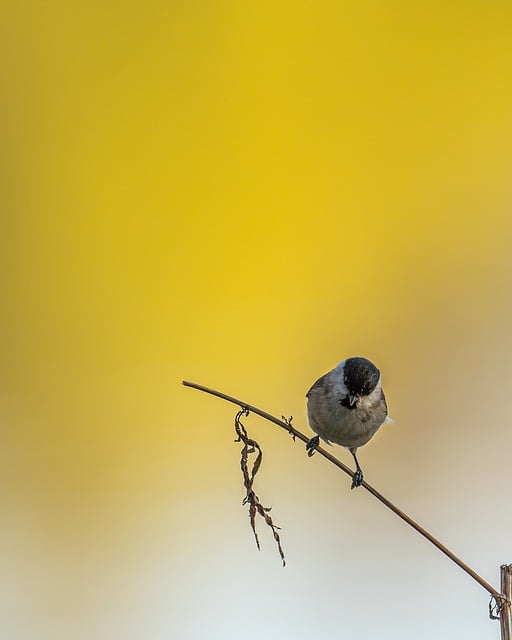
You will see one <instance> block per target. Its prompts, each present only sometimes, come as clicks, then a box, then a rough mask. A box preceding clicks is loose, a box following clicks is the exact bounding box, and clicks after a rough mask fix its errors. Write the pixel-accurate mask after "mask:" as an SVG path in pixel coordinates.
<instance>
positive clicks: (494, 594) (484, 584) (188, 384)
mask: <svg viewBox="0 0 512 640" xmlns="http://www.w3.org/2000/svg"><path fill="white" fill-rule="evenodd" d="M183 384H184V385H185V386H186V387H191V388H192V389H197V390H198V391H204V393H209V394H210V395H212V396H216V397H217V398H221V399H222V400H227V402H231V403H233V404H236V405H238V406H239V407H241V408H245V409H248V410H249V411H250V412H251V413H255V414H256V415H258V416H261V417H262V418H265V420H268V421H269V422H273V423H274V424H276V425H277V426H278V427H281V428H282V429H285V430H286V431H288V432H289V433H290V434H291V435H292V436H293V437H294V438H299V440H302V441H303V442H308V441H309V438H308V437H307V436H306V435H304V434H303V433H301V432H300V431H298V430H297V429H295V427H292V426H291V424H290V423H289V422H288V421H285V420H279V418H276V417H275V416H273V415H271V414H270V413H267V412H266V411H262V410H261V409H258V407H254V406H252V405H250V404H248V403H247V402H242V400H238V399H237V398H233V396H228V395H226V394H225V393H221V392H220V391H216V390H215V389H210V388H209V387H204V386H203V385H201V384H196V383H195V382H187V381H185V380H184V381H183ZM316 451H318V453H319V454H320V455H321V456H323V457H324V458H327V460H329V462H331V463H332V464H334V465H335V466H336V467H338V469H341V470H342V471H344V472H345V473H346V474H347V475H349V476H351V477H353V476H354V472H353V471H352V470H351V469H350V468H349V467H347V466H346V465H345V464H343V462H341V461H340V460H338V458H335V457H334V456H333V455H332V454H331V453H329V452H328V451H327V450H326V449H323V448H322V447H317V448H316ZM361 486H362V487H364V488H365V489H366V491H368V492H369V493H371V494H372V495H373V496H374V497H375V498H377V500H379V501H380V502H382V504H383V505H385V506H386V507H387V508H388V509H390V510H391V511H393V513H395V514H396V515H397V516H398V517H399V518H401V519H402V520H404V521H405V522H407V524H408V525H410V526H411V527H412V528H413V529H416V531H417V532H418V533H419V534H421V535H422V536H423V537H424V538H426V539H427V540H428V541H429V542H431V543H432V544H433V545H434V546H435V547H437V548H438V549H439V551H442V553H444V554H445V555H446V556H448V558H450V560H452V561H453V562H455V564H456V565H458V566H459V567H460V568H461V569H462V570H463V571H465V572H466V573H467V574H468V575H470V576H471V577H472V578H473V580H475V581H476V582H478V584H479V585H481V586H482V587H483V588H484V589H485V590H486V591H488V593H490V595H491V596H492V597H493V598H495V599H496V601H497V602H498V603H499V602H503V601H507V598H505V597H504V595H503V594H501V593H500V592H499V591H497V590H496V589H495V588H494V587H493V586H491V585H490V584H489V583H488V582H486V581H485V580H484V579H483V578H482V577H481V576H479V575H478V573H476V571H473V569H471V567H469V566H468V565H467V564H466V563H465V562H463V561H462V560H461V559H460V558H458V557H457V556H456V555H455V554H454V553H453V552H452V551H450V550H449V549H448V548H447V547H445V545H444V544H442V543H441V542H440V541H439V540H438V539H437V538H435V537H434V536H433V535H432V534H431V533H429V532H428V531H427V530H426V529H424V528H423V527H422V526H421V525H419V524H418V523H417V522H415V521H414V520H413V519H412V518H411V517H409V516H408V515H407V514H406V513H404V512H403V511H402V510H401V509H399V508H398V507H396V506H395V505H394V504H393V503H392V502H391V501H390V500H388V499H387V498H385V497H384V496H383V495H382V494H381V493H379V492H378V491H377V490H376V489H374V488H373V487H372V486H371V485H369V484H368V483H367V482H365V481H363V483H362V484H361Z"/></svg>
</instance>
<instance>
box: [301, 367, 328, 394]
mask: <svg viewBox="0 0 512 640" xmlns="http://www.w3.org/2000/svg"><path fill="white" fill-rule="evenodd" d="M326 378H327V373H326V374H325V375H323V376H322V377H321V378H318V380H317V381H316V382H315V383H313V384H312V385H311V387H310V388H309V391H308V392H307V393H306V398H309V394H310V393H311V392H312V391H325V389H326V387H327V386H328V384H327V381H326Z"/></svg>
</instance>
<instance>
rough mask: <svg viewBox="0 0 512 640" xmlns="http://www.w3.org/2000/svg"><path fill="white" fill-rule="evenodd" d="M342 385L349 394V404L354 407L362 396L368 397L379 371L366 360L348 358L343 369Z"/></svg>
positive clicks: (375, 384)
mask: <svg viewBox="0 0 512 640" xmlns="http://www.w3.org/2000/svg"><path fill="white" fill-rule="evenodd" d="M343 374H344V379H343V381H344V383H345V386H346V387H347V389H348V392H349V404H350V406H351V407H352V406H354V405H355V404H356V402H357V400H358V399H359V398H360V397H362V396H368V395H370V393H371V392H372V391H373V390H374V389H375V387H376V386H377V384H378V382H379V378H380V371H379V370H378V369H377V367H376V366H375V365H374V364H373V362H370V361H369V360H367V359H366V358H348V359H347V360H345V366H344V368H343Z"/></svg>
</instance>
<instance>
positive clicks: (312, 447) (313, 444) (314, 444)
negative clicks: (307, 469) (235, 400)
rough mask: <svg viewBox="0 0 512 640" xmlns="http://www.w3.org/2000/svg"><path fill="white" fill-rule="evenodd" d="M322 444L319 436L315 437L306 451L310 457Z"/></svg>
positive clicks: (307, 445) (308, 444) (309, 441)
mask: <svg viewBox="0 0 512 640" xmlns="http://www.w3.org/2000/svg"><path fill="white" fill-rule="evenodd" d="M319 442H320V438H319V437H318V436H313V437H312V438H311V439H310V440H308V441H307V443H306V451H307V452H308V456H309V457H310V458H311V456H312V455H313V454H314V453H315V449H316V448H317V447H318V443H319Z"/></svg>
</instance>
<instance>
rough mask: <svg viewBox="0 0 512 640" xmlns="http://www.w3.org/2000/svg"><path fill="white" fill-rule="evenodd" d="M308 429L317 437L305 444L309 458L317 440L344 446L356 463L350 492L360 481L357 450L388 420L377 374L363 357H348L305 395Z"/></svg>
mask: <svg viewBox="0 0 512 640" xmlns="http://www.w3.org/2000/svg"><path fill="white" fill-rule="evenodd" d="M306 397H307V399H308V400H307V407H308V419H309V424H310V426H311V429H313V431H314V432H315V433H316V434H318V435H316V436H314V437H313V438H311V440H309V442H308V443H307V445H306V450H307V452H308V455H310V456H312V455H313V453H314V451H315V449H316V447H318V443H319V438H322V440H325V442H327V443H328V444H332V443H333V442H334V443H336V444H340V445H342V446H343V447H346V448H347V449H348V450H349V451H350V453H351V454H352V456H353V457H354V461H355V463H356V472H355V473H354V475H353V478H352V486H351V489H354V488H355V487H359V486H360V485H361V484H362V482H363V472H362V470H361V467H360V466H359V462H358V461H357V455H356V452H357V449H358V448H359V447H362V446H363V445H365V444H366V443H367V442H368V441H369V440H370V439H371V438H372V437H373V436H374V435H375V433H376V432H377V430H378V429H379V427H380V426H381V425H382V424H383V423H384V422H385V421H386V420H387V421H389V422H391V420H390V419H389V418H388V417H387V415H388V408H387V405H386V398H385V396H384V391H383V390H382V386H381V380H380V371H379V370H378V369H377V367H376V366H375V365H374V364H373V363H372V362H370V361H369V360H367V359H366V358H359V357H358V358H347V360H343V362H340V363H339V365H338V366H337V367H335V368H334V369H333V370H332V371H329V373H326V374H325V375H324V376H322V377H321V378H319V379H318V380H317V381H316V382H315V384H314V385H313V386H312V387H311V389H310V390H309V391H308V392H307V394H306Z"/></svg>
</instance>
